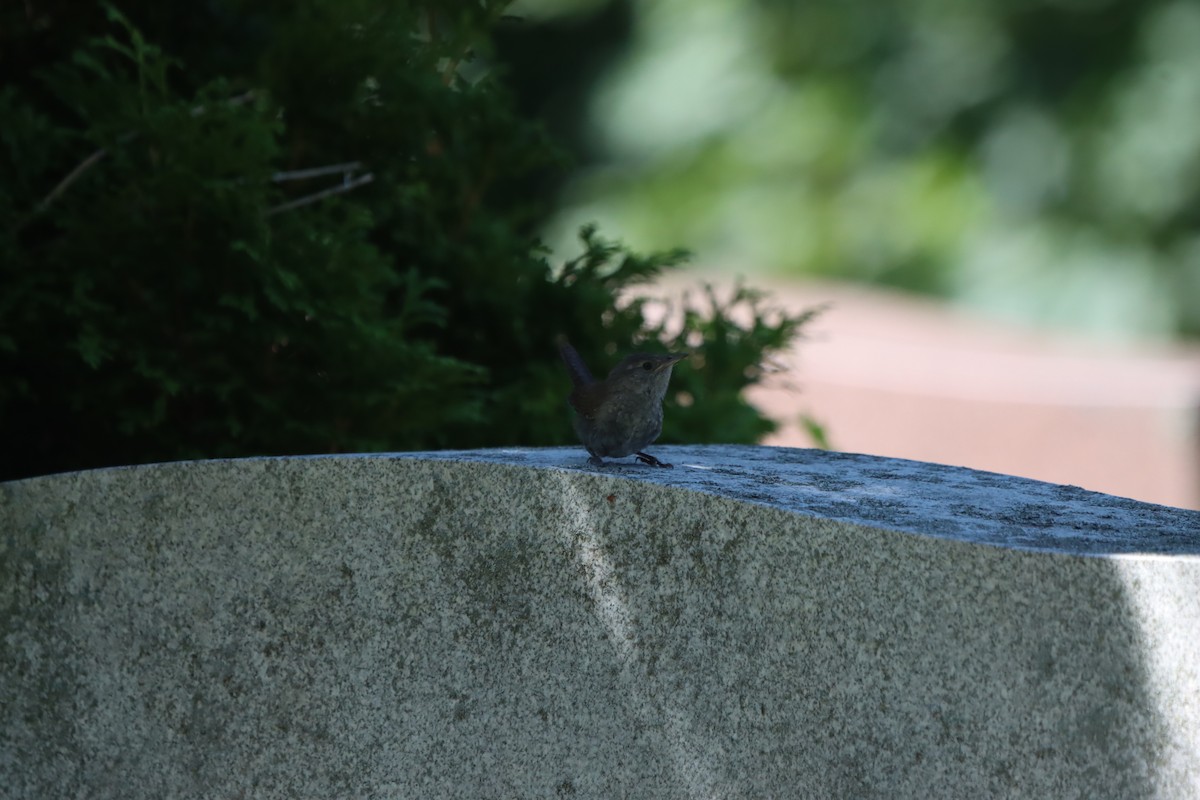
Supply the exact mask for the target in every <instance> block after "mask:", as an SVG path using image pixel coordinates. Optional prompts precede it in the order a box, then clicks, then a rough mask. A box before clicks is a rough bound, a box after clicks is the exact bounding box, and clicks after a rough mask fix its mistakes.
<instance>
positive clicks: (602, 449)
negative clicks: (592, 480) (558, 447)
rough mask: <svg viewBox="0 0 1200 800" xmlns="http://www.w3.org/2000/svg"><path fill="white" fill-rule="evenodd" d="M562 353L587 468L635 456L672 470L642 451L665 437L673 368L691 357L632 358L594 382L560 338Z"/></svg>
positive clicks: (676, 354)
mask: <svg viewBox="0 0 1200 800" xmlns="http://www.w3.org/2000/svg"><path fill="white" fill-rule="evenodd" d="M558 354H559V355H560V356H561V357H562V360H563V363H564V364H566V365H567V372H569V373H570V374H571V383H572V384H574V386H575V388H574V389H573V390H572V391H571V396H570V397H569V398H568V399H569V400H570V403H571V407H572V408H574V409H575V433H576V434H577V435H578V436H579V441H580V442H582V443H583V446H584V447H586V448H587V451H588V453H590V454H591V456H592V457H591V458H590V459H589V460H588V463H590V464H596V465H600V464H603V463H604V459H605V458H606V457H607V458H624V457H625V456H628V455H636V456H637V460H638V461H641V462H643V463H646V464H650V465H651V466H655V467H669V466H671V465H670V464H664V463H663V462H661V461H659V460H658V459H657V458H655V457H654V456H652V455H649V454H647V453H643V452H642V448H643V447H646V446H647V445H649V444H650V443H651V442H653V441H654V440H655V439H657V438H658V435H659V434H660V433H662V421H663V409H662V403H663V397H664V396H665V395H666V393H667V384H668V383H669V382H670V380H671V368H672V367H674V366H675V364H677V363H678V362H679V361H680V360H681V359H684V358H687V353H671V354H668V355H665V356H660V355H652V354H650V353H634V354H633V355H631V356H627V357H626V358H625V359H624V360H622V361H621V363H620V364H617V365H616V366H615V367H613V370H612V372H610V373H608V377H607V378H605V379H604V380H600V381H598V380H596V379H595V378H593V377H592V373H591V372H590V371H589V370H588V368H587V364H584V363H583V359H582V358H580V357H579V353H577V352H575V348H574V347H572V346H571V345H570V343H569V342H567V340H566V339H563V338H559V340H558Z"/></svg>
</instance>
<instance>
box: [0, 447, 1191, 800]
mask: <svg viewBox="0 0 1200 800" xmlns="http://www.w3.org/2000/svg"><path fill="white" fill-rule="evenodd" d="M653 452H654V454H655V455H657V456H659V457H660V458H663V459H664V460H666V461H670V462H672V463H674V464H675V465H676V466H675V468H674V469H671V470H664V469H654V468H650V467H646V466H642V465H634V464H628V463H624V464H612V465H608V466H605V467H601V468H594V467H589V466H588V465H587V463H586V460H587V457H586V454H585V453H583V451H582V450H579V449H566V448H563V449H511V450H491V451H472V452H439V453H421V454H387V455H371V456H336V457H335V456H329V457H303V458H264V459H248V460H237V461H201V462H190V463H178V464H163V465H152V466H145V467H131V468H118V469H110V470H98V471H92V472H83V473H72V474H66V475H57V476H50V477H46V478H37V479H32V480H27V481H18V482H12V483H7V484H0V643H2V644H0V715H2V719H3V727H2V728H0V796H2V797H6V798H7V797H13V798H41V797H87V798H141V797H147V798H148V797H155V798H158V797H289V798H290V797H314V798H315V797H321V798H326V797H329V798H332V797H383V798H387V797H421V798H424V797H470V798H486V797H498V798H499V797H504V798H508V797H596V798H601V797H603V798H618V797H632V798H656V797H663V798H703V797H713V798H717V797H822V798H823V797H856V798H858V797H867V798H870V797H878V798H905V797H914V798H915V797H922V798H925V797H1030V798H1034V797H1037V798H1043V797H1056V798H1062V797H1081V798H1082V797H1087V798H1102V797H1113V798H1130V797H1150V796H1153V797H1158V798H1191V797H1197V796H1200V757H1198V755H1200V658H1198V656H1200V557H1198V556H1200V513H1197V512H1191V511H1184V510H1180V509H1172V508H1166V507H1161V506H1153V505H1148V504H1144V503H1138V502H1135V501H1131V500H1124V499H1121V498H1115V497H1109V496H1106V495H1099V494H1095V493H1091V492H1085V491H1083V490H1080V489H1077V488H1072V487H1064V486H1055V485H1051V484H1045V483H1039V482H1036V481H1028V480H1022V479H1018V478H1013V477H1008V476H1003V475H994V474H989V473H980V472H974V471H970V470H965V469H960V468H952V467H943V466H936V465H930V464H922V463H918V462H910V461H899V460H894V459H883V458H873V457H868V456H854V455H845V454H833V453H823V452H818V451H811V450H793V449H776V448H758V447H726V446H712V447H678V448H674V447H663V448H655V449H654V450H653Z"/></svg>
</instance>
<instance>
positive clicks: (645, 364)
mask: <svg viewBox="0 0 1200 800" xmlns="http://www.w3.org/2000/svg"><path fill="white" fill-rule="evenodd" d="M642 369H644V370H646V372H649V371H650V370H652V369H654V365H653V364H651V363H650V362H649V361H643V362H642Z"/></svg>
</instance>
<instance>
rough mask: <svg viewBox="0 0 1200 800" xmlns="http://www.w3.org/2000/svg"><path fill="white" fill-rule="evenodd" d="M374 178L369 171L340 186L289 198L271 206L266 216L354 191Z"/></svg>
mask: <svg viewBox="0 0 1200 800" xmlns="http://www.w3.org/2000/svg"><path fill="white" fill-rule="evenodd" d="M373 180H375V175H374V174H372V173H370V172H368V173H367V174H366V175H360V176H359V177H357V178H355V179H354V180H347V181H346V182H345V183H342V184H340V185H338V186H331V187H329V188H328V189H323V190H322V191H319V192H314V193H313V194H306V195H305V196H304V197H297V198H296V199H295V200H289V201H288V202H286V203H281V204H279V205H277V206H275V207H274V208H269V209H267V212H266V214H265V216H268V217H270V216H274V215H275V214H279V213H281V212H283V211H291V210H292V209H293V208H299V207H300V206H306V205H308V204H310V203H315V202H317V201H318V200H324V199H325V198H326V197H332V196H333V195H335V194H343V193H345V192H349V191H353V190H354V189H357V188H358V187H360V186H365V185H366V184H368V183H370V182H371V181H373Z"/></svg>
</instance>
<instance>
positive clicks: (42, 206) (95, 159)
mask: <svg viewBox="0 0 1200 800" xmlns="http://www.w3.org/2000/svg"><path fill="white" fill-rule="evenodd" d="M254 98H255V91H254V90H253V89H251V90H250V91H247V92H243V93H242V94H239V95H238V96H237V97H231V98H230V99H229V100H228V103H229V105H231V106H240V105H244V104H245V103H248V102H250V101H251V100H253V99H254ZM205 109H206V106H196V107H195V108H193V109H192V116H193V117H195V116H199V115H200V114H203V113H204V111H205ZM137 136H138V134H137V132H136V131H127V132H126V133H123V134H121V136H120V138H119V139H117V144H125V143H126V142H129V141H132V140H133V139H136V138H137ZM106 155H108V148H107V147H101V148H100V149H99V150H97V151H96V152H94V153H92V154H91V155H90V156H88V157H87V158H85V159H84V160H83V161H81V162H79V164H78V165H77V166H76V167H75V169H73V170H71V171H70V172H69V173H68V174H67V177H65V178H63V179H62V180H61V181H59V182H58V185H57V186H55V187H54V188H53V189H51V190H50V193H49V194H47V195H46V196H45V197H43V198H42V200H41V202H39V203H38V204H37V206H35V207H34V209H33V212H32V213H30V214H29V215H28V216H27V217H25V219H23V220H21V222H20V223H18V225H17V230H20V229H21V228H24V227H25V225H27V224H28V223H29V221H30V220H31V219H33V218H34V217H36V216H37V215H38V214H41V213H42V212H44V211H45V210H46V209H47V208H49V207H50V204H51V203H53V202H54V201H55V200H57V199H58V198H59V197H60V196H62V194H63V192H65V191H66V190H67V189H68V188H70V186H71V184H73V183H74V182H75V181H77V180H79V178H80V176H81V175H83V173H85V172H87V171H88V170H89V169H91V168H92V167H94V166H96V164H98V163H100V160H101V159H103V158H104V157H105V156H106Z"/></svg>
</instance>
